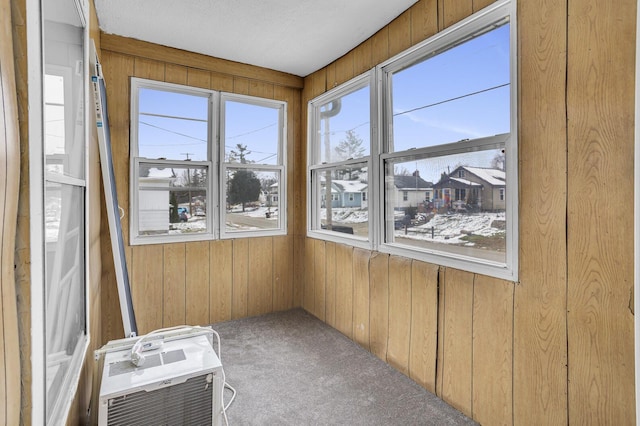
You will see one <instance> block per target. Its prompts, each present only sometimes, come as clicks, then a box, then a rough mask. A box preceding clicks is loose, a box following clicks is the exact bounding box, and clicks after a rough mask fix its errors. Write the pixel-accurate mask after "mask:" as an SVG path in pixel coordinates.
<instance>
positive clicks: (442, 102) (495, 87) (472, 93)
mask: <svg viewBox="0 0 640 426" xmlns="http://www.w3.org/2000/svg"><path fill="white" fill-rule="evenodd" d="M509 84H510V83H504V84H500V85H498V86H493V87H489V88H487V89H482V90H478V91H477V92H471V93H467V94H466V95H462V96H456V97H455V98H450V99H447V100H444V101H440V102H435V103H433V104H429V105H423V106H420V107H417V108H412V109H408V110H406V111H400V112H396V113H395V114H393V116H394V117H395V116H398V115H403V114H408V113H410V112H414V111H418V110H421V109H425V108H431V107H433V106H436V105H442V104H445V103H447V102H451V101H457V100H458V99H462V98H467V97H469V96H473V95H477V94H480V93H484V92H489V91H491V90H496V89H500V88H502V87H505V86H508V85H509Z"/></svg>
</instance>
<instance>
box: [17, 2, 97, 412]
mask: <svg viewBox="0 0 640 426" xmlns="http://www.w3.org/2000/svg"><path fill="white" fill-rule="evenodd" d="M70 1H72V2H73V3H74V5H75V7H76V9H77V11H78V16H79V19H80V22H81V25H82V26H83V47H82V50H83V58H84V59H83V63H82V68H81V71H80V72H82V74H83V79H84V81H83V84H84V100H83V106H84V110H83V113H84V132H83V133H84V142H85V146H84V148H85V150H84V156H83V160H84V170H85V174H84V177H83V178H82V179H77V178H73V177H68V176H62V175H55V174H52V173H46V172H45V164H46V159H45V152H44V136H45V135H44V130H45V126H44V74H45V61H44V57H43V56H44V49H45V46H44V40H43V27H44V16H43V13H42V8H41V4H40V1H39V0H27V1H26V11H27V13H26V24H27V25H26V28H27V39H28V40H29V43H27V58H28V60H29V64H30V66H29V69H28V72H27V74H28V75H27V78H28V86H29V90H28V95H27V96H28V103H29V158H28V160H29V182H31V185H30V187H29V203H30V210H29V231H30V247H31V250H30V261H31V267H30V274H31V277H30V278H31V283H30V284H31V285H30V293H31V333H30V336H31V377H32V378H33V380H32V382H31V420H32V423H33V424H52V425H54V424H55V425H57V424H65V423H66V422H67V418H68V415H69V410H70V408H71V403H72V402H73V399H74V398H75V396H76V392H77V389H78V383H79V381H80V373H81V371H82V366H83V364H84V360H85V357H86V353H87V350H88V347H89V342H90V341H91V335H90V331H89V330H91V325H90V323H89V318H90V303H89V288H90V285H89V282H88V281H89V277H90V275H89V247H90V245H89V232H88V230H89V229H90V228H91V226H92V224H91V222H90V216H89V203H88V198H89V197H88V194H87V188H88V187H89V186H90V178H89V175H88V173H87V170H88V166H89V160H88V155H89V149H88V140H89V123H90V121H89V119H88V117H89V115H88V112H89V106H90V102H89V97H90V96H91V92H90V90H89V78H88V76H89V28H88V23H89V15H88V11H89V4H88V2H87V0H70ZM46 181H51V182H55V183H62V184H65V185H73V186H74V187H79V188H83V202H84V238H83V256H84V268H83V273H84V280H83V281H84V316H85V321H84V324H85V332H84V337H83V338H81V339H80V340H79V341H78V343H77V344H76V349H75V350H74V353H73V355H72V358H71V360H70V363H69V368H68V373H67V374H66V376H65V379H64V384H63V386H62V389H61V391H60V392H59V393H58V395H57V398H56V402H55V404H54V406H53V409H52V415H51V418H50V419H49V422H47V402H46V398H47V384H46V362H47V360H46V331H45V330H46V314H45V312H46V310H45V307H46V299H45V285H46V284H45V283H46V272H45V268H46V260H45V230H44V220H45V205H44V197H45V185H46ZM13 391H14V392H19V389H14V390H13Z"/></svg>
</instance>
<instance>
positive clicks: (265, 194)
mask: <svg viewBox="0 0 640 426" xmlns="http://www.w3.org/2000/svg"><path fill="white" fill-rule="evenodd" d="M226 179H227V187H226V193H227V205H226V208H227V214H226V224H225V230H226V231H227V232H233V231H255V230H261V229H279V228H280V221H279V218H280V206H281V203H280V198H281V196H285V194H281V193H280V172H279V171H260V170H247V169H231V168H230V169H227V176H226Z"/></svg>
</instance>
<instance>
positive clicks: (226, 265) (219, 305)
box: [209, 240, 234, 323]
mask: <svg viewBox="0 0 640 426" xmlns="http://www.w3.org/2000/svg"><path fill="white" fill-rule="evenodd" d="M209 256H210V257H209V265H210V267H209V268H210V273H209V288H210V290H209V296H210V301H209V306H210V307H211V312H210V317H209V322H210V323H215V322H220V321H228V320H230V319H231V311H232V306H233V273H234V269H233V240H218V241H211V242H210V243H209Z"/></svg>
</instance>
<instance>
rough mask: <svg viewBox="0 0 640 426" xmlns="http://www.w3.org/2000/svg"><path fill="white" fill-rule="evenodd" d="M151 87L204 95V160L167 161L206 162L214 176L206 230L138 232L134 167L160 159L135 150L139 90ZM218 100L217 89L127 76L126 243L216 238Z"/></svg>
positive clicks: (209, 188)
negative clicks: (166, 232)
mask: <svg viewBox="0 0 640 426" xmlns="http://www.w3.org/2000/svg"><path fill="white" fill-rule="evenodd" d="M140 88H145V89H153V90H160V91H165V92H175V93H181V94H186V95H192V96H198V97H201V98H205V97H206V98H208V109H209V111H208V120H209V123H210V127H209V131H208V134H207V161H204V162H196V161H194V162H192V161H181V160H169V162H171V163H182V164H183V165H184V166H185V167H186V166H189V165H192V166H193V165H198V164H206V165H208V167H209V170H210V173H211V175H210V176H212V177H213V176H215V179H211V178H210V179H209V182H208V183H209V185H208V187H207V191H208V196H209V197H210V200H207V203H211V207H208V208H207V232H202V233H195V234H174V235H168V234H164V235H138V228H139V224H138V213H137V212H138V197H137V193H138V173H137V166H138V164H139V160H142V161H149V162H154V163H155V162H161V161H162V160H157V159H154V158H141V157H139V149H138V126H137V123H138V115H139V112H140V108H139V95H138V93H139V89H140ZM218 99H219V92H216V91H214V90H209V89H200V88H195V87H191V86H185V85H181V84H174V83H166V82H161V81H155V80H148V79H144V78H137V77H132V78H131V99H130V105H131V111H130V113H131V115H130V135H131V137H130V139H131V147H130V151H129V152H130V166H129V167H130V169H129V244H131V245H146V244H167V243H176V242H190V241H205V240H212V239H215V238H216V235H217V233H216V228H215V226H214V225H213V224H215V223H216V222H217V221H216V211H217V201H216V200H218V193H217V186H215V185H214V181H215V180H216V179H218V171H217V170H218V169H217V168H216V167H215V164H216V161H217V157H216V154H217V151H216V150H215V149H212V145H213V143H212V141H215V140H216V139H217V138H216V137H215V136H216V135H215V131H216V124H217V121H216V120H217V115H218V114H217V111H218Z"/></svg>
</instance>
